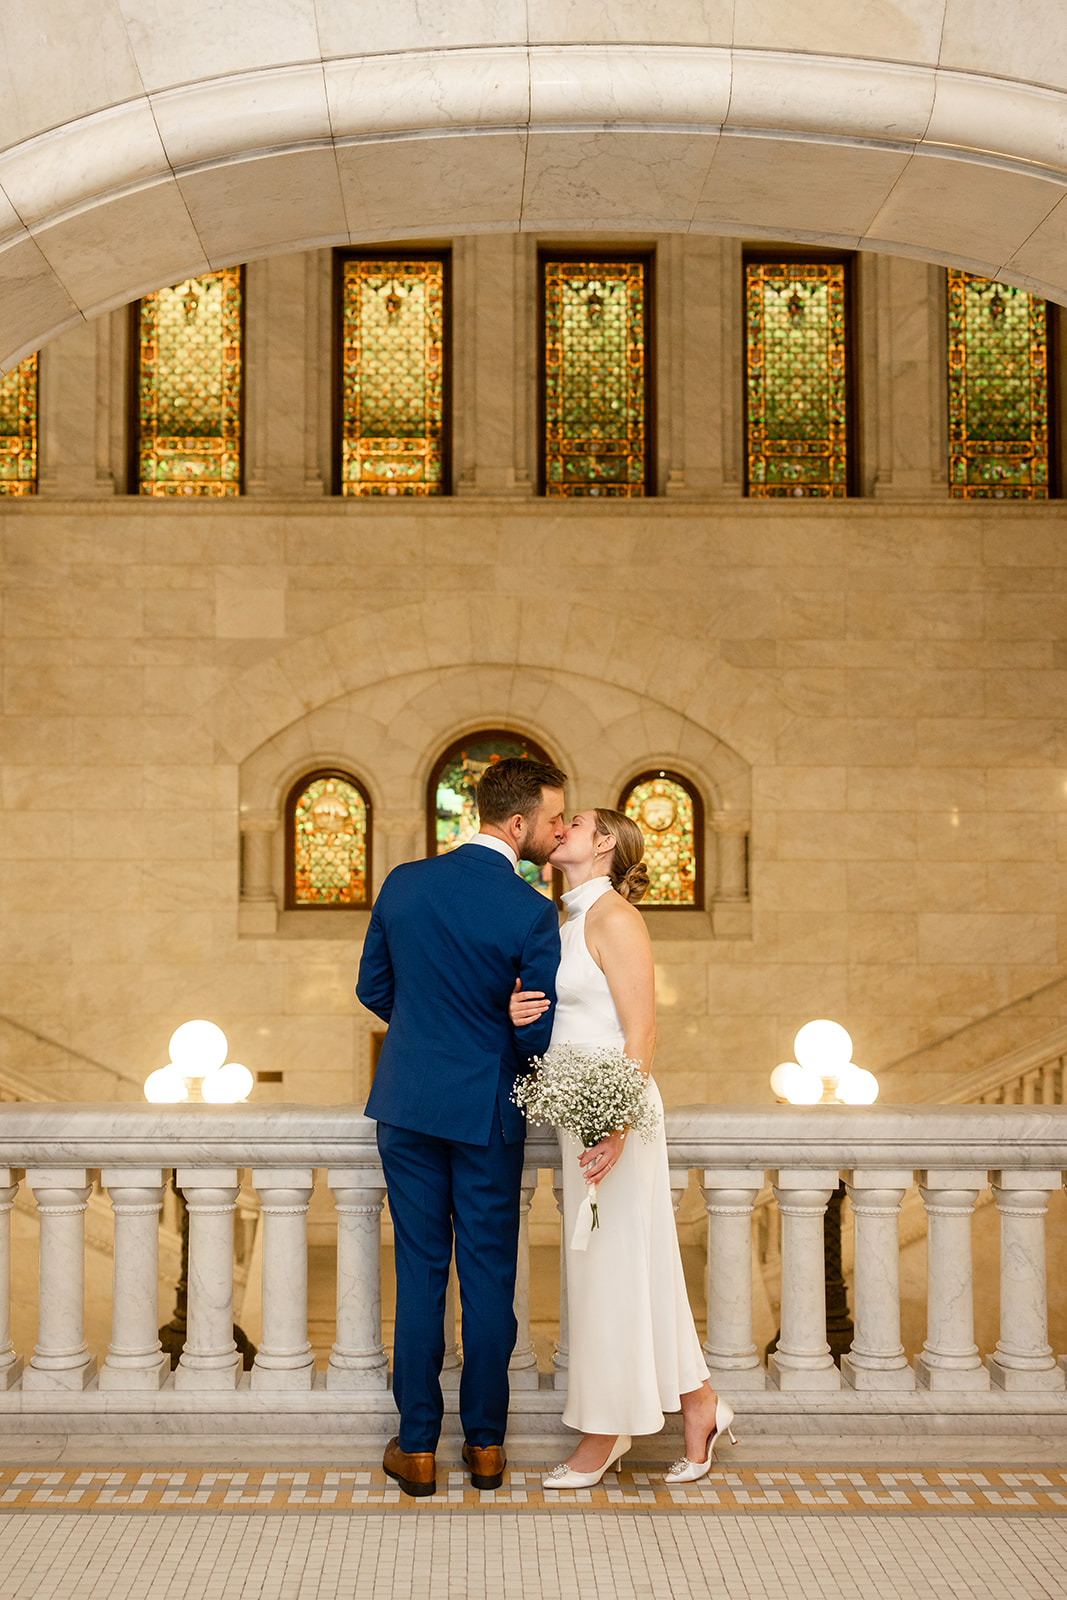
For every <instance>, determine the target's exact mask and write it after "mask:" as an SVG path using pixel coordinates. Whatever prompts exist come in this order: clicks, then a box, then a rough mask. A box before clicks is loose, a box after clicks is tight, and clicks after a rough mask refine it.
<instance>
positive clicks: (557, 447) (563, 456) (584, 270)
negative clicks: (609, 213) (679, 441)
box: [543, 260, 649, 498]
mask: <svg viewBox="0 0 1067 1600" xmlns="http://www.w3.org/2000/svg"><path fill="white" fill-rule="evenodd" d="M647 278H648V262H647V261H645V260H637V261H547V260H546V261H545V262H544V284H545V287H544V308H543V314H544V350H545V373H544V394H545V421H544V428H545V435H544V474H545V494H546V495H573V496H581V495H591V496H594V497H598V496H612V495H614V496H626V497H629V498H633V497H635V496H640V495H644V494H647V493H648V492H649V490H648V486H647V485H646V482H645V468H646V460H647V444H648V439H647V429H648V418H647V359H646V357H647V345H648V329H647V315H648V288H647Z"/></svg>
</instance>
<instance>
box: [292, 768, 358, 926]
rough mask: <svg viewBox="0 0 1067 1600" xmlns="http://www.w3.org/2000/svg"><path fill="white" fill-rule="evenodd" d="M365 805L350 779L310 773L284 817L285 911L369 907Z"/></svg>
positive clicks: (295, 791)
mask: <svg viewBox="0 0 1067 1600" xmlns="http://www.w3.org/2000/svg"><path fill="white" fill-rule="evenodd" d="M370 814H371V808H370V801H369V800H368V798H367V796H366V794H365V793H364V792H363V789H362V788H361V787H360V785H359V784H358V783H357V782H356V780H355V778H353V777H352V776H351V774H350V773H347V772H337V771H332V770H327V771H321V772H310V773H308V774H307V775H306V776H305V777H303V778H301V779H300V780H299V782H297V783H296V784H295V785H294V787H293V788H292V790H291V791H290V794H289V801H288V804H287V806H286V812H285V836H286V873H285V903H286V906H287V907H288V908H290V909H295V910H300V909H301V908H303V907H310V906H318V907H331V906H334V907H341V908H345V909H348V910H351V909H353V908H356V909H358V908H361V907H366V906H369V905H370V903H371V871H370V867H371V861H370Z"/></svg>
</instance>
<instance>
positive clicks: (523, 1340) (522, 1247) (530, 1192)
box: [508, 1168, 537, 1389]
mask: <svg viewBox="0 0 1067 1600" xmlns="http://www.w3.org/2000/svg"><path fill="white" fill-rule="evenodd" d="M536 1189H537V1169H536V1168H534V1169H533V1171H525V1172H523V1175H522V1188H521V1190H520V1191H519V1261H518V1270H517V1272H516V1274H515V1320H516V1322H517V1323H518V1324H519V1330H518V1334H517V1336H516V1339H515V1349H514V1352H513V1353H512V1357H511V1360H510V1362H509V1363H508V1381H509V1382H510V1384H511V1387H512V1388H513V1389H536V1388H537V1354H536V1352H535V1350H534V1347H533V1344H532V1342H531V1339H530V1203H531V1201H532V1200H533V1197H534V1194H535V1192H536Z"/></svg>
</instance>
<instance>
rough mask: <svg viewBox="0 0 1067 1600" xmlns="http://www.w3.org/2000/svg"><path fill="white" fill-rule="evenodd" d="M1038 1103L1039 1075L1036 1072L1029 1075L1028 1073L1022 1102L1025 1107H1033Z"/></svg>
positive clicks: (1024, 1082) (1025, 1077)
mask: <svg viewBox="0 0 1067 1600" xmlns="http://www.w3.org/2000/svg"><path fill="white" fill-rule="evenodd" d="M1036 1101H1037V1073H1036V1072H1028V1073H1026V1075H1025V1076H1024V1078H1023V1097H1022V1102H1023V1105H1024V1106H1032V1105H1034V1104H1035V1103H1036Z"/></svg>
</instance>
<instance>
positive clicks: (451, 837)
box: [426, 728, 555, 900]
mask: <svg viewBox="0 0 1067 1600" xmlns="http://www.w3.org/2000/svg"><path fill="white" fill-rule="evenodd" d="M507 756H522V757H526V758H532V759H533V760H535V761H547V762H551V761H552V757H551V756H549V755H546V753H545V751H544V750H542V748H541V746H540V745H539V744H535V742H534V741H533V740H532V739H527V738H526V737H525V736H524V735H523V734H521V733H515V732H514V731H512V730H508V729H500V728H487V729H483V730H481V731H480V732H478V733H472V734H469V735H468V736H467V737H466V738H463V739H457V740H456V741H455V743H454V744H450V745H449V747H448V749H447V750H446V751H445V752H444V753H443V754H442V755H441V756H440V758H439V759H438V761H437V762H436V764H435V765H434V768H433V771H432V772H431V773H430V782H429V785H428V792H427V796H426V821H427V841H426V842H427V854H428V855H431V856H433V855H437V856H443V855H447V853H448V851H449V850H455V849H456V848H457V846H459V845H461V844H467V843H468V842H469V840H471V839H473V838H474V835H475V834H476V833H477V832H478V810H477V806H476V804H475V791H476V790H477V787H478V779H479V778H480V777H481V775H482V773H483V772H484V771H485V769H486V767H488V766H491V765H492V763H493V762H495V761H503V760H504V759H505V757H507ZM518 872H519V876H520V877H522V878H525V879H526V882H527V883H530V884H532V885H533V886H534V888H535V889H538V890H540V892H541V893H542V894H543V895H545V896H546V897H547V898H548V899H550V900H551V899H552V898H553V897H554V894H555V885H554V881H553V879H554V876H555V875H554V874H553V872H552V868H551V867H549V866H544V867H537V866H534V864H533V863H532V862H530V861H520V862H519V865H518Z"/></svg>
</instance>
